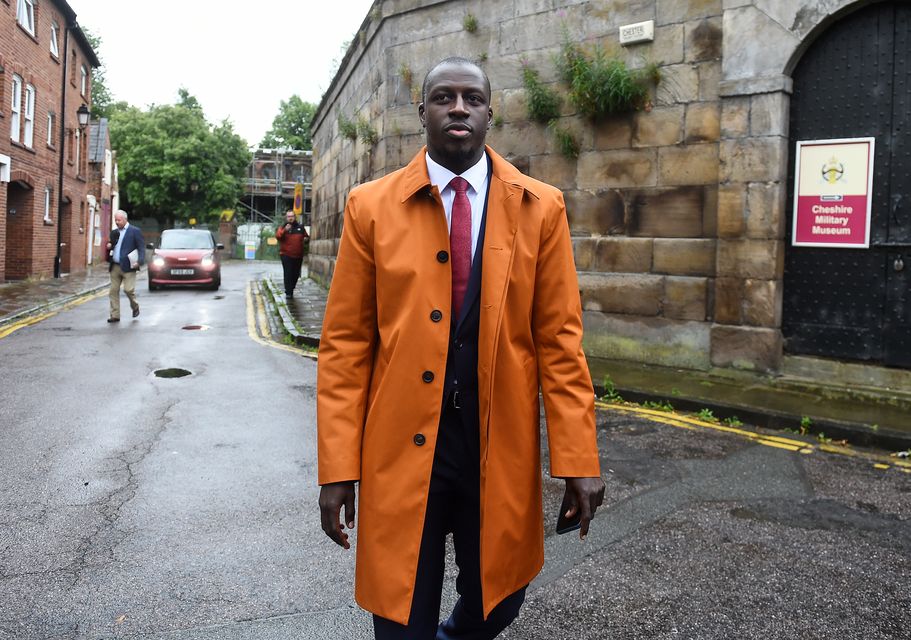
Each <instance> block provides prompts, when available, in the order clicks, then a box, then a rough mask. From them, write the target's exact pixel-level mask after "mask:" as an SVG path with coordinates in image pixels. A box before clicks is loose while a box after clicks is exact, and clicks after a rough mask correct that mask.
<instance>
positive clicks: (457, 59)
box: [421, 56, 490, 102]
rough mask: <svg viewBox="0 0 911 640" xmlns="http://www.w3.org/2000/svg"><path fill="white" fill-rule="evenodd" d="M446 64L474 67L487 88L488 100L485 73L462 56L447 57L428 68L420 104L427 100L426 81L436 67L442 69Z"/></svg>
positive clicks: (488, 79)
mask: <svg viewBox="0 0 911 640" xmlns="http://www.w3.org/2000/svg"><path fill="white" fill-rule="evenodd" d="M447 64H453V65H467V66H469V67H474V68H475V69H477V70H478V71H480V72H481V75H482V76H483V77H484V84H485V86H486V88H487V98H488V99H489V98H490V78H488V77H487V72H486V71H484V69H482V68H481V65H479V64H478V63H477V62H475V61H474V60H469V59H468V58H465V57H464V56H449V57H448V58H443V59H442V60H440V61H439V62H437V63H436V64H435V65H433V66H432V67H430V70H429V71H428V72H427V75H425V76H424V83H423V84H422V85H421V102H424V101H425V100H426V98H427V81H428V80H429V79H430V75H431V74H432V73H433V72H434V71H436V70H437V68H438V67H442V66H444V65H447Z"/></svg>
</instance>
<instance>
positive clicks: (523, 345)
mask: <svg viewBox="0 0 911 640" xmlns="http://www.w3.org/2000/svg"><path fill="white" fill-rule="evenodd" d="M424 153H425V150H421V151H420V152H419V153H418V154H417V155H416V156H415V157H414V159H412V161H411V162H410V163H409V164H408V166H407V167H405V168H404V169H401V170H399V171H396V172H394V173H391V174H389V175H388V176H386V177H384V178H381V179H380V180H376V181H374V182H370V183H367V184H364V185H361V186H359V187H357V188H355V189H353V190H352V191H351V193H350V194H349V196H348V202H347V204H346V207H345V217H344V227H343V233H342V238H341V243H340V247H339V253H338V259H337V262H336V265H335V273H334V276H333V281H332V287H331V289H330V291H329V300H328V303H327V309H326V315H325V320H324V324H323V332H322V337H321V342H320V353H319V364H318V367H319V369H318V379H317V385H318V391H317V429H318V452H319V482H320V483H321V484H326V483H330V482H340V481H350V480H356V481H359V487H358V488H359V494H360V495H359V505H358V510H357V513H358V538H357V566H356V574H355V597H356V599H357V601H358V603H359V604H360V605H361V606H363V607H364V608H365V609H367V610H369V611H372V612H374V613H377V614H378V615H381V616H383V617H385V618H389V619H391V620H395V621H397V622H400V623H403V624H404V623H406V622H407V620H408V616H409V612H410V608H411V599H412V593H413V589H414V576H415V571H416V567H417V561H418V555H419V551H420V543H421V535H422V529H423V521H424V512H425V508H426V504H427V493H428V488H429V484H430V475H431V469H432V466H433V459H434V448H435V445H436V439H437V432H438V426H439V420H440V412H441V404H442V398H443V393H444V386H445V385H444V383H445V378H446V375H445V372H446V366H447V361H448V356H449V353H450V349H451V348H453V344H452V337H451V335H452V334H451V326H450V325H451V322H450V305H451V297H452V294H451V283H452V275H451V268H450V263H449V260H448V251H449V232H448V230H447V225H446V218H445V215H444V211H443V204H442V201H441V199H440V194H439V191H438V190H437V189H436V188H435V187H433V186H432V185H431V184H430V179H429V177H428V175H427V166H426V163H425V159H424ZM487 153H488V156H489V157H490V159H491V164H492V175H491V179H490V187H489V192H488V199H487V218H486V224H485V237H484V239H483V245H482V246H481V247H480V248H479V251H480V252H481V259H482V262H483V269H482V270H481V271H480V290H479V294H478V298H477V300H476V304H477V305H478V308H477V310H478V334H477V335H478V338H477V365H476V373H477V388H478V398H477V405H476V406H477V407H478V424H479V443H478V444H479V451H480V456H479V467H480V475H481V478H480V484H481V532H480V535H481V582H482V594H483V603H484V611H485V615H486V614H488V613H489V612H490V611H491V610H492V609H493V608H494V607H495V606H496V605H497V604H498V603H499V602H500V601H501V600H503V598H505V597H506V596H508V595H510V594H512V593H513V592H515V591H516V590H517V589H519V588H520V587H522V586H524V585H526V584H528V583H529V582H530V581H531V580H532V578H534V576H535V575H536V574H537V573H538V571H540V569H541V566H542V565H543V561H544V545H543V542H544V526H543V512H542V501H541V485H542V478H541V459H540V430H539V412H540V409H539V399H538V389H539V386H540V388H541V390H542V392H543V397H544V406H545V411H546V414H547V429H548V441H549V445H550V471H551V474H552V475H553V476H556V477H574V476H597V475H599V473H600V469H599V464H598V453H597V445H596V439H595V421H594V392H593V390H592V384H591V378H590V376H589V373H588V367H587V365H586V362H585V356H584V355H583V353H582V320H581V315H582V312H581V305H580V300H579V293H578V281H577V276H576V270H575V264H574V260H573V253H572V244H571V242H570V236H569V226H568V224H567V220H566V210H565V207H564V204H563V196H562V194H561V193H560V191H559V190H557V189H555V188H553V187H551V186H548V185H546V184H544V183H541V182H538V181H537V180H534V179H532V178H529V177H528V176H525V175H522V174H521V173H520V172H519V171H518V170H517V169H516V168H515V167H513V166H512V165H510V164H509V163H508V162H506V161H505V160H504V159H503V158H501V157H500V156H499V155H497V154H496V153H495V152H494V151H493V150H492V149H490V148H489V147H488V148H487ZM435 311H436V312H440V313H441V314H442V318H441V319H440V320H439V321H435V320H434V318H435V317H437V314H436V313H434V312H435Z"/></svg>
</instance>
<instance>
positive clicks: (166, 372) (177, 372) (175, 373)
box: [155, 367, 191, 378]
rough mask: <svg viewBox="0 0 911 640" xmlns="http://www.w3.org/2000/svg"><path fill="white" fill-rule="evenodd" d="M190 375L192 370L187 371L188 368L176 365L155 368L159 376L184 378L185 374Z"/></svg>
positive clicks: (156, 374)
mask: <svg viewBox="0 0 911 640" xmlns="http://www.w3.org/2000/svg"><path fill="white" fill-rule="evenodd" d="M188 375H191V372H190V371H187V370H186V369H178V368H176V367H171V368H168V369H156V370H155V376H156V377H158V378H183V377H184V376H188Z"/></svg>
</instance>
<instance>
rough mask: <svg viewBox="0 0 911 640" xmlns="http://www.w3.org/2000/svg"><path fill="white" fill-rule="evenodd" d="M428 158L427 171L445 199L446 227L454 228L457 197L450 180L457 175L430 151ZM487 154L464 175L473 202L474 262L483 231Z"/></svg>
mask: <svg viewBox="0 0 911 640" xmlns="http://www.w3.org/2000/svg"><path fill="white" fill-rule="evenodd" d="M424 158H425V159H426V160H427V173H428V174H429V175H430V183H431V184H433V185H434V186H436V188H437V189H439V190H440V197H442V199H443V209H444V210H445V211H446V228H447V229H452V201H453V200H454V199H455V189H453V188H452V187H450V186H449V182H450V181H451V180H452V179H453V178H455V177H456V174H454V173H453V172H452V171H450V170H449V169H447V168H446V167H444V166H443V165H441V164H439V163H437V162H435V161H434V159H433V158H431V157H430V154H429V153H425V154H424ZM488 162H489V160H488V159H487V154H486V153H484V155H482V156H481V159H480V160H478V162H477V164H475V165H474V166H472V167H471V168H469V169H467V170H466V171H465V173H463V174H462V177H463V178H465V180H467V181H468V185H469V186H468V194H467V195H468V202H469V203H470V204H471V255H472V262H474V255H475V252H476V251H477V250H478V235H480V233H481V217H482V216H483V215H484V199H485V198H487V163H488Z"/></svg>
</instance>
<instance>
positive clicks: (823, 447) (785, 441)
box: [595, 401, 911, 474]
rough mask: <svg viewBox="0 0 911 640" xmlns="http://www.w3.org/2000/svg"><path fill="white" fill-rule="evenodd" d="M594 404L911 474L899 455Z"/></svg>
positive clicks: (682, 426)
mask: <svg viewBox="0 0 911 640" xmlns="http://www.w3.org/2000/svg"><path fill="white" fill-rule="evenodd" d="M595 404H596V405H597V406H598V407H599V408H601V409H609V410H611V411H618V412H620V413H628V414H632V415H637V416H640V417H643V418H646V419H648V420H651V421H652V422H659V423H661V424H666V425H670V426H672V427H677V428H678V429H688V430H691V431H698V430H702V429H710V430H712V431H720V432H722V433H729V434H732V435H735V436H738V437H741V438H746V439H748V440H751V441H753V442H755V443H756V444H761V445H763V446H766V447H774V448H776V449H784V450H785V451H791V452H793V453H801V454H811V453H813V452H815V451H822V452H824V453H834V454H837V455H842V456H848V457H851V458H859V459H863V460H868V461H870V462H872V463H873V467H874V468H876V469H880V470H883V471H885V470H887V469H890V468H895V469H897V470H899V471H901V472H903V473H909V474H911V461H908V460H902V459H900V458H892V457H890V456H884V455H881V454H876V453H869V452H866V451H857V450H855V449H852V448H851V447H846V446H842V445H837V444H830V443H825V442H820V443H819V444H812V443H809V442H804V441H802V440H796V439H794V438H783V437H779V436H771V435H767V434H762V433H755V432H753V431H747V430H746V429H738V428H736V427H729V426H727V425H723V424H716V423H713V422H705V421H704V420H699V419H697V418H690V417H689V416H681V415H678V414H675V413H668V412H666V411H656V410H655V409H645V408H643V407H631V406H628V405H622V404H611V403H607V402H600V401H599V402H596V403H595Z"/></svg>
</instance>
